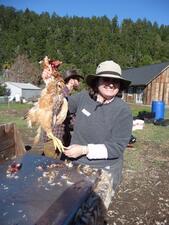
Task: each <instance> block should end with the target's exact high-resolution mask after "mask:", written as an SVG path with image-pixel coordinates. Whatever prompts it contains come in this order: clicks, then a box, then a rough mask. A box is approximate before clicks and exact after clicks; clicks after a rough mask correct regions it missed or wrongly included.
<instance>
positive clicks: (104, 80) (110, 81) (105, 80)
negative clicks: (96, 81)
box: [100, 77, 120, 84]
mask: <svg viewBox="0 0 169 225" xmlns="http://www.w3.org/2000/svg"><path fill="white" fill-rule="evenodd" d="M100 81H102V82H105V83H112V84H119V83H120V81H119V80H118V79H114V78H111V77H101V78H100Z"/></svg>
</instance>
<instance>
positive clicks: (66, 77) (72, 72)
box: [63, 70, 84, 82]
mask: <svg viewBox="0 0 169 225" xmlns="http://www.w3.org/2000/svg"><path fill="white" fill-rule="evenodd" d="M71 78H72V79H76V78H77V79H84V78H83V77H82V76H81V75H79V74H78V73H77V71H76V70H66V71H65V72H64V74H63V79H64V81H65V82H66V81H68V80H70V79H71Z"/></svg>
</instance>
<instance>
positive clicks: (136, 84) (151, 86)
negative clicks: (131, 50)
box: [123, 62, 169, 105]
mask: <svg viewBox="0 0 169 225" xmlns="http://www.w3.org/2000/svg"><path fill="white" fill-rule="evenodd" d="M123 77H124V78H126V79H128V80H130V81H131V85H130V87H129V88H128V90H126V91H125V93H123V98H124V99H125V100H126V101H127V102H131V103H141V104H146V105H151V103H152V101H163V102H164V103H165V104H166V105H169V62H164V63H159V64H153V65H146V66H142V67H139V68H130V69H127V70H123Z"/></svg>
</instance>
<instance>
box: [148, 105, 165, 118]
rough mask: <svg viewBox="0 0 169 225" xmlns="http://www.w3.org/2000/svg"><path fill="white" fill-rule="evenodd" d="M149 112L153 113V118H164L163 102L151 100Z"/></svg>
mask: <svg viewBox="0 0 169 225" xmlns="http://www.w3.org/2000/svg"><path fill="white" fill-rule="evenodd" d="M151 112H154V113H155V119H156V120H159V119H164V112H165V103H164V102H163V101H152V108H151Z"/></svg>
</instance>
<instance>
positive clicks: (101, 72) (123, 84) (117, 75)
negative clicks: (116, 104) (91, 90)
mask: <svg viewBox="0 0 169 225" xmlns="http://www.w3.org/2000/svg"><path fill="white" fill-rule="evenodd" d="M99 77H109V78H113V79H117V80H118V81H119V82H120V90H124V89H126V88H128V86H129V85H130V83H131V81H129V80H126V79H125V78H123V77H122V76H121V67H120V66H119V64H117V63H115V62H114V61H112V60H109V61H104V62H102V63H100V64H99V65H98V67H97V69H96V74H93V75H88V76H87V77H86V83H87V85H88V86H89V87H93V86H94V85H95V81H96V80H97V79H98V78H99Z"/></svg>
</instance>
